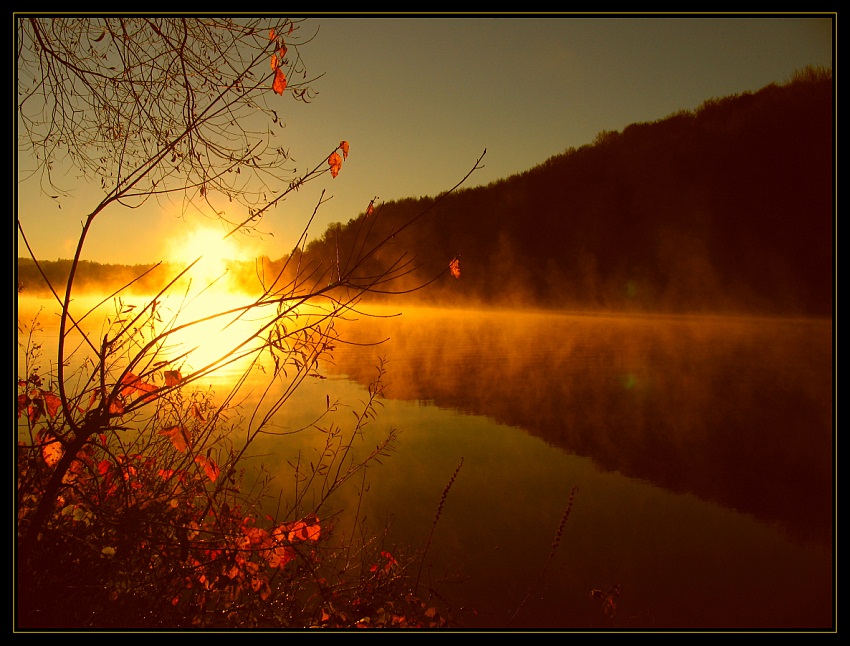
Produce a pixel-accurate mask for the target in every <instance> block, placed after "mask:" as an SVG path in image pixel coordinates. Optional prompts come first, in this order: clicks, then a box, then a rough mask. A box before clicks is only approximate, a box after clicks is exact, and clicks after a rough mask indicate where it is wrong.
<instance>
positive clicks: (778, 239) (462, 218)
mask: <svg viewBox="0 0 850 646" xmlns="http://www.w3.org/2000/svg"><path fill="white" fill-rule="evenodd" d="M833 111H834V100H833V81H832V74H831V72H829V71H824V70H820V69H807V70H804V71H802V72H800V73H798V74H796V75H795V77H794V79H793V80H792V81H790V82H789V83H786V84H783V85H774V84H772V85H769V86H767V87H765V88H763V89H761V90H759V91H757V92H753V93H745V94H741V95H736V96H731V97H726V98H720V99H712V100H709V101H706V102H705V103H704V104H703V105H701V106H700V107H699V108H697V109H696V110H693V111H681V112H679V113H676V114H673V115H671V116H668V117H666V118H663V119H659V120H658V121H655V122H652V123H636V124H633V125H630V126H628V127H626V128H625V129H624V130H623V131H622V132H602V133H600V134H599V135H598V136H597V138H596V140H595V141H594V142H593V143H591V144H587V145H584V146H582V147H580V148H577V149H576V148H571V149H569V150H566V151H565V152H564V153H562V154H560V155H557V156H555V157H552V158H551V159H548V160H546V161H545V162H543V163H541V164H540V165H539V166H536V167H535V168H532V169H530V170H529V171H527V172H525V173H522V174H519V175H516V176H513V177H509V178H505V179H503V180H500V181H498V182H495V183H492V184H490V185H488V186H483V187H476V188H468V189H462V190H460V191H458V192H456V193H453V194H450V195H448V196H446V197H445V198H443V199H436V198H434V197H427V198H418V199H413V198H411V199H405V200H399V201H393V202H387V203H383V204H380V205H379V206H378V207H377V208H376V209H375V212H374V213H372V214H369V215H366V214H365V213H364V214H360V215H359V216H357V217H355V218H353V219H352V220H350V221H349V222H348V223H346V224H341V223H334V224H332V225H330V226H329V227H328V229H327V230H326V231H325V232H324V233H323V234H322V235H321V237H320V238H319V239H317V240H313V241H312V242H311V243H310V244H309V245H308V247H307V250H306V253H307V255H308V256H309V258H307V259H302V260H301V262H298V263H291V264H290V266H298V267H301V268H304V267H305V266H308V265H309V262H308V261H313V262H316V263H321V265H322V267H323V270H324V271H326V272H327V273H328V275H330V274H335V273H337V272H336V271H335V270H334V268H335V266H336V265H335V263H337V262H338V259H343V260H345V259H347V258H349V257H351V251H352V250H358V249H369V248H370V247H371V245H372V244H374V243H375V242H377V241H379V240H381V239H382V238H384V237H387V236H390V235H392V234H393V233H394V232H395V235H394V236H393V237H392V238H391V239H390V240H389V243H388V244H387V245H386V246H385V247H383V248H382V249H381V250H380V252H379V253H378V254H376V255H375V256H374V257H371V258H370V259H369V262H368V263H366V264H365V265H364V266H363V267H362V268H361V269H360V270H359V271H360V273H361V275H363V276H369V275H376V274H379V273H380V272H381V271H382V270H384V269H386V268H387V267H388V266H390V264H391V263H393V262H395V261H396V260H398V258H399V256H400V255H401V254H407V255H406V256H405V257H406V258H413V259H414V260H415V262H416V263H418V264H419V269H418V270H417V271H416V272H415V273H413V274H408V275H406V276H405V277H404V280H402V281H401V282H400V283H397V284H396V285H395V287H396V288H401V289H403V288H409V287H414V286H416V285H421V284H422V283H423V282H425V281H428V280H430V279H432V278H433V277H434V276H436V275H438V274H440V273H442V275H441V276H440V277H439V279H438V280H436V281H434V282H433V283H431V284H430V285H428V287H427V288H425V289H422V290H419V291H417V292H415V294H414V296H415V298H417V299H424V300H426V301H430V302H432V303H434V304H446V305H479V304H488V305H498V306H519V307H547V308H549V307H552V308H565V309H600V308H601V309H613V310H623V311H635V310H638V311H647V312H650V311H651V312H745V313H758V314H794V315H797V314H802V315H817V316H829V315H831V314H832V308H833V277H834V270H833V251H834V243H833V233H834V229H835V227H834V195H835V188H834V179H835V171H834V164H833V153H834V125H833ZM565 118H568V117H567V116H566V115H565ZM484 161H485V163H486V157H485V160H484ZM471 162H472V160H470V163H471ZM471 181H474V175H473V178H472V180H471ZM376 184H379V182H376ZM420 214H421V217H419V218H418V219H416V221H415V222H414V223H413V224H412V225H411V226H408V227H406V228H404V229H403V230H402V231H400V232H399V231H398V230H399V229H400V228H402V227H404V225H405V224H406V223H408V222H410V221H411V220H412V219H414V218H417V216H419V215H420ZM365 232H368V233H369V237H368V240H366V239H365ZM455 257H459V258H460V271H461V276H460V278H459V279H455V278H453V277H452V276H451V275H450V274H449V272H448V271H447V270H448V267H449V263H450V261H451V260H452V259H453V258H455ZM283 260H284V259H272V260H270V259H264V261H265V262H266V263H271V266H270V267H268V272H267V275H270V274H273V273H274V270H275V266H278V267H280V266H282V264H283ZM63 263H64V264H63ZM68 264H69V263H68V262H67V261H61V262H58V263H46V264H45V266H44V267H45V269H46V270H48V272H53V273H56V274H57V275H56V276H54V277H53V278H52V280H53V281H54V282H57V281H58V283H59V284H62V280H63V279H62V278H61V276H62V275H64V276H67V266H66V265H68ZM250 265H251V266H250V267H248V268H247V269H246V268H239V267H236V264H235V263H234V266H233V267H232V270H234V271H241V272H243V273H245V272H247V273H248V274H251V275H253V274H254V273H255V268H254V266H253V263H250ZM312 266H313V267H315V265H312ZM104 269H105V270H106V271H105V272H104V271H102V270H104ZM127 269H128V268H125V267H115V266H108V267H104V266H101V267H98V266H97V265H96V264H95V263H90V264H88V265H86V266H84V267H82V268H81V271H80V274H79V279H80V281H83V282H82V283H81V285H80V286H81V287H83V286H84V283H85V280H86V277H87V276H89V275H90V276H89V277H90V278H91V280H92V281H94V277H95V275H96V274H97V273H101V274H102V273H107V274H109V275H111V276H112V277H121V278H122V279H123V280H129V278H127V277H128V276H130V275H131V274H134V273H135V275H138V273H140V272H139V271H136V272H132V271H130V272H129V273H128V272H127ZM136 269H138V268H136ZM243 270H244V271H243ZM311 271H312V270H311ZM18 272H19V282H20V283H21V284H22V285H23V286H24V287H25V289H29V290H32V291H37V290H38V289H41V288H42V287H41V286H40V285H39V283H40V279H39V278H38V277H37V274H36V272H35V269H34V267H33V265H32V263H31V262H27V261H19V262H18ZM138 285H139V283H137V284H136V286H138Z"/></svg>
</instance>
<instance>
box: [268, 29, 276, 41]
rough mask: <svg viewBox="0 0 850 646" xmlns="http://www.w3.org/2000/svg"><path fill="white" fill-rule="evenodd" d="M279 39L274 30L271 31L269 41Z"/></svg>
mask: <svg viewBox="0 0 850 646" xmlns="http://www.w3.org/2000/svg"><path fill="white" fill-rule="evenodd" d="M275 38H277V34H275V33H274V29H269V40H274V39H275Z"/></svg>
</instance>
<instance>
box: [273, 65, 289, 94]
mask: <svg viewBox="0 0 850 646" xmlns="http://www.w3.org/2000/svg"><path fill="white" fill-rule="evenodd" d="M272 89H273V90H274V91H275V92H277V93H278V94H283V91H284V90H285V89H286V74H284V73H283V70H281V69H280V68H279V67H278V68H277V69H276V70H275V72H274V85H272Z"/></svg>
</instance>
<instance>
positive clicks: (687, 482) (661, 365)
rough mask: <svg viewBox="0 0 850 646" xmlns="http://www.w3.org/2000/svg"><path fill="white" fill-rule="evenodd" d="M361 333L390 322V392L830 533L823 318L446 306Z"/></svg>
mask: <svg viewBox="0 0 850 646" xmlns="http://www.w3.org/2000/svg"><path fill="white" fill-rule="evenodd" d="M375 323H376V324H378V323H379V321H375ZM361 333H368V334H369V336H371V337H372V338H373V339H377V338H385V337H391V340H390V341H389V342H388V345H387V347H386V348H384V349H382V350H381V351H382V352H385V353H386V355H387V356H389V357H390V360H391V362H392V367H393V370H392V379H391V383H389V385H388V387H387V390H386V393H387V396H389V397H393V398H398V399H406V400H426V401H433V402H434V403H435V404H436V405H438V406H442V407H446V408H453V409H457V410H461V411H465V412H469V413H473V414H477V415H485V416H488V417H491V418H493V419H494V420H496V421H498V422H500V423H503V424H507V425H512V426H517V427H520V428H523V429H525V430H526V431H528V432H529V433H531V434H533V435H537V436H539V437H541V438H543V439H544V440H546V441H547V442H549V443H550V444H552V445H553V446H556V447H558V448H561V449H564V450H566V451H568V452H570V453H575V454H578V455H581V456H586V457H591V458H593V460H594V461H595V462H596V463H597V464H599V465H600V466H601V467H603V468H605V469H608V470H612V471H619V472H621V473H623V474H624V475H627V476H631V477H635V478H639V479H643V480H647V481H650V482H652V483H654V484H656V485H658V486H660V487H664V488H665V489H668V490H670V491H674V492H683V493H685V492H686V493H692V494H695V495H697V496H699V497H701V498H704V499H707V500H711V501H714V502H717V503H719V504H721V505H724V506H727V507H731V508H733V509H737V510H739V511H743V512H747V513H751V514H753V515H755V516H756V517H758V518H760V519H762V520H765V521H769V522H774V521H776V522H780V523H782V524H783V525H784V526H785V527H786V528H788V529H789V530H790V531H791V532H792V533H794V534H796V535H799V536H804V537H809V538H815V539H818V540H823V541H827V542H828V540H829V537H830V536H831V512H832V497H831V493H832V490H833V488H832V447H831V428H832V413H831V411H832V409H831V386H832V384H831V375H830V357H831V353H832V349H831V336H830V335H831V330H830V326H829V325H828V324H827V323H826V322H825V321H814V322H808V323H805V322H800V321H781V320H777V321H773V322H767V321H757V320H750V321H748V320H746V319H728V320H725V319H713V318H706V319H679V320H677V319H664V318H660V319H659V318H646V319H643V320H641V319H635V318H602V317H569V316H558V315H550V316H547V315H534V314H528V315H517V314H505V313H501V314H497V315H493V316H492V317H488V315H486V314H481V313H472V312H463V311H458V312H456V313H451V312H450V311H446V312H443V313H440V315H439V316H436V315H435V316H433V317H428V316H424V315H423V316H422V317H419V316H416V315H411V316H410V317H409V318H406V315H405V316H404V317H402V318H401V319H397V320H393V322H392V327H390V325H389V324H387V325H386V326H385V327H379V328H377V329H376V328H375V327H374V326H372V325H371V324H370V325H369V326H366V327H364V328H363V329H362V330H361ZM365 338H366V337H363V339H364V340H365ZM372 352H374V350H372ZM360 359H362V355H359V354H358V353H354V352H346V353H343V354H341V355H340V356H339V357H338V360H337V362H336V367H337V370H339V371H340V372H342V373H346V374H350V375H352V377H353V378H356V379H358V380H363V379H364V378H365V376H366V373H362V372H361V370H362V368H361V367H360V366H361V363H360ZM365 365H368V359H367V361H366V363H365Z"/></svg>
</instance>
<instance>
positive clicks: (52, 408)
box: [41, 392, 62, 417]
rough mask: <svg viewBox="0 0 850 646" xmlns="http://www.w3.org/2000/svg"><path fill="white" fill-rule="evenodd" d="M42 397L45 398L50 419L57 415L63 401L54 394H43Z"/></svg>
mask: <svg viewBox="0 0 850 646" xmlns="http://www.w3.org/2000/svg"><path fill="white" fill-rule="evenodd" d="M41 396H42V397H43V398H44V405H45V406H46V407H47V414H48V415H50V417H53V416H55V415H56V411H58V410H59V407H60V406H61V405H62V401H61V400H60V399H59V398H58V397H57V396H56V395H54V394H53V393H46V392H42V393H41Z"/></svg>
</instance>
